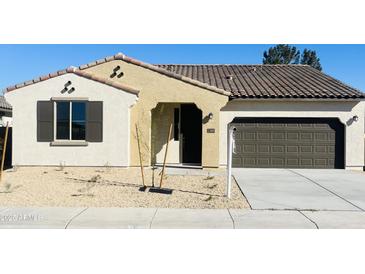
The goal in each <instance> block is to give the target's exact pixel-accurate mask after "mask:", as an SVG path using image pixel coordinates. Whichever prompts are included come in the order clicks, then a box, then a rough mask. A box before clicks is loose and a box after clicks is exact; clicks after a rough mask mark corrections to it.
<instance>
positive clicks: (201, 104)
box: [4, 53, 365, 169]
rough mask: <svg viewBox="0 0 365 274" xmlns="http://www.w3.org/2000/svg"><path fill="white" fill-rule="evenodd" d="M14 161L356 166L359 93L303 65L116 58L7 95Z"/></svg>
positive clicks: (360, 160)
mask: <svg viewBox="0 0 365 274" xmlns="http://www.w3.org/2000/svg"><path fill="white" fill-rule="evenodd" d="M4 93H5V97H6V100H7V101H8V102H9V103H10V104H11V105H12V107H13V164H17V165H59V164H60V163H63V164H65V165H72V166H103V165H106V164H108V165H110V166H126V167H127V166H138V165H139V153H138V142H137V137H136V136H137V132H138V136H139V137H140V149H141V154H142V157H143V161H144V164H145V165H152V164H160V163H161V162H162V161H163V154H164V151H165V147H166V144H167V132H168V130H169V127H170V125H171V124H172V126H173V132H172V133H173V134H172V136H171V138H170V140H169V141H168V143H169V152H168V157H167V163H168V164H170V165H189V166H192V165H194V166H199V167H203V168H218V167H224V166H225V165H226V160H227V131H228V126H230V125H234V126H235V127H236V128H237V131H236V132H235V135H234V138H235V146H236V147H235V154H234V155H233V165H234V166H235V167H274V168H275V167H277V168H286V167H287V168H347V169H362V168H363V166H364V116H365V113H364V109H365V105H364V101H363V100H364V99H365V95H364V94H363V93H362V92H360V91H358V90H356V89H354V88H352V87H349V86H348V85H346V84H344V83H342V82H340V81H338V80H336V79H334V78H332V77H330V76H328V75H326V74H324V73H322V72H320V71H317V70H315V69H313V68H311V67H309V66H304V65H151V64H147V63H144V62H141V61H138V60H136V59H133V58H130V57H127V56H125V55H123V54H120V53H119V54H116V55H114V56H111V57H107V58H104V59H101V60H97V61H95V62H92V63H89V64H86V65H81V66H79V67H70V68H68V69H66V70H62V71H58V72H56V73H51V74H49V75H45V76H43V77H40V78H37V79H33V80H31V81H27V82H24V83H21V84H18V85H15V86H13V87H9V88H7V89H6V90H5V91H4Z"/></svg>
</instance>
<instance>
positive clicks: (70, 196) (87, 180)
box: [0, 167, 249, 208]
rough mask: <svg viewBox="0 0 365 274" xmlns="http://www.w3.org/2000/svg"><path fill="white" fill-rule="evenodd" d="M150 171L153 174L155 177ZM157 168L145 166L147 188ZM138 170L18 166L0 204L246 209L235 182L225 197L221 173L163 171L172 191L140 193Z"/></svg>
mask: <svg viewBox="0 0 365 274" xmlns="http://www.w3.org/2000/svg"><path fill="white" fill-rule="evenodd" d="M153 173H154V175H153ZM152 177H154V181H155V185H159V178H160V176H159V170H155V171H154V172H153V171H152V169H145V178H146V183H147V185H148V186H150V185H151V182H152ZM140 186H141V176H140V170H139V169H138V168H111V167H101V168H93V167H87V168H85V167H82V168H81V167H65V168H64V167H19V168H16V169H15V170H7V171H5V172H4V174H3V181H2V182H1V186H0V207H7V206H51V207H52V206H55V207H56V206H58V207H61V206H62V207H79V206H81V207H160V208H162V207H164V208H248V207H249V206H248V203H247V201H246V199H245V197H244V196H243V195H242V193H241V191H240V189H239V188H238V186H237V184H236V183H235V182H234V180H233V190H232V198H231V199H230V200H229V199H227V198H226V197H224V193H225V176H207V175H204V176H202V175H167V176H166V177H165V179H164V185H163V187H164V188H169V189H172V190H173V192H172V194H171V195H166V194H160V193H151V192H149V191H148V190H147V191H145V192H141V191H139V187H140Z"/></svg>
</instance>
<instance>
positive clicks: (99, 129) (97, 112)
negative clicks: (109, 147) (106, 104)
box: [86, 101, 103, 142]
mask: <svg viewBox="0 0 365 274" xmlns="http://www.w3.org/2000/svg"><path fill="white" fill-rule="evenodd" d="M86 141H88V142H102V141H103V102H101V101H89V102H87V104H86Z"/></svg>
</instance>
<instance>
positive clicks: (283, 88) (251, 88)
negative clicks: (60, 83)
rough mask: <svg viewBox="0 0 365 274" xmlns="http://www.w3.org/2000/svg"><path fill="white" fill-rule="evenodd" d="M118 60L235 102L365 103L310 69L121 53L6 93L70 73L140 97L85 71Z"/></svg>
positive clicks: (348, 89)
mask: <svg viewBox="0 0 365 274" xmlns="http://www.w3.org/2000/svg"><path fill="white" fill-rule="evenodd" d="M114 60H123V61H125V62H128V63H131V64H134V65H137V66H141V67H144V68H146V69H149V70H152V71H155V72H158V73H161V74H163V75H166V76H168V77H172V78H174V79H177V80H180V81H183V82H186V83H189V84H192V85H195V86H198V87H201V88H205V89H208V90H211V91H213V92H216V93H220V94H223V95H226V96H230V97H231V98H294V99H295V98H303V99H307V98H313V99H363V98H365V94H364V93H362V92H361V91H359V90H357V89H355V88H352V87H350V86H348V85H346V84H344V83H342V82H340V81H338V80H336V79H335V78H333V77H331V76H328V75H326V74H324V73H322V72H320V71H318V70H316V69H314V68H312V67H310V66H306V65H180V64H178V65H176V64H171V65H170V64H159V65H151V64H148V63H145V62H142V61H139V60H136V59H133V58H130V57H128V56H125V55H124V54H122V53H118V54H116V55H114V56H110V57H106V58H103V59H99V60H96V61H94V62H91V63H88V64H85V65H81V66H79V67H77V68H76V67H70V68H68V69H65V70H60V71H57V72H55V73H51V74H48V75H45V76H42V77H38V78H35V79H33V80H30V81H27V82H23V83H20V84H17V85H15V86H12V87H8V88H7V89H6V90H5V92H9V91H12V90H14V89H17V88H21V87H24V86H27V85H31V84H34V83H37V82H40V81H44V80H47V79H50V78H53V77H57V76H59V75H63V74H66V73H75V74H77V75H79V76H82V77H86V78H88V79H92V80H95V81H98V82H101V83H103V84H107V85H110V86H113V87H116V88H119V89H123V90H126V91H129V92H132V93H135V94H137V93H138V91H137V90H136V89H133V88H131V87H128V86H126V85H124V84H121V83H117V82H115V81H111V80H109V79H108V78H103V77H99V76H95V75H94V74H91V73H88V72H86V71H85V69H87V68H90V67H93V66H97V65H100V64H103V63H106V62H110V61H114Z"/></svg>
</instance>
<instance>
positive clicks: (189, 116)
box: [181, 104, 202, 164]
mask: <svg viewBox="0 0 365 274" xmlns="http://www.w3.org/2000/svg"><path fill="white" fill-rule="evenodd" d="M181 136H182V162H183V163H185V164H201V161H202V112H201V110H200V109H198V108H197V107H196V106H195V105H194V104H182V105H181Z"/></svg>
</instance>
